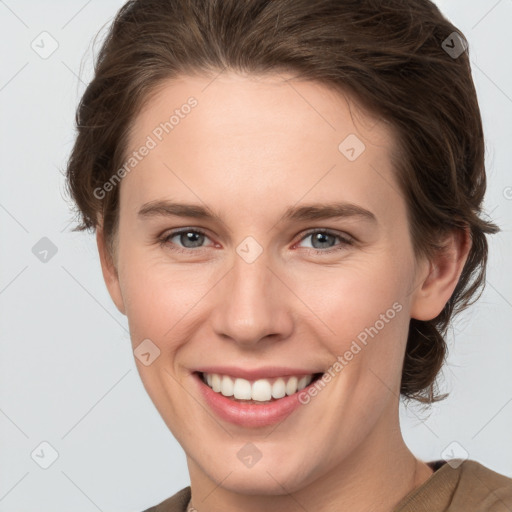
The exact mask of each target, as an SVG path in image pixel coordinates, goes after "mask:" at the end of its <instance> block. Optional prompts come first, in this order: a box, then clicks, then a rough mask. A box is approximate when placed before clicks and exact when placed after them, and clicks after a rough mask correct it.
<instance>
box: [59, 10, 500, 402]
mask: <svg viewBox="0 0 512 512" xmlns="http://www.w3.org/2000/svg"><path fill="white" fill-rule="evenodd" d="M456 34H457V30H456V28H455V27H454V26H453V25H452V24H451V23H450V22H449V21H447V20H446V19H445V18H444V17H443V15H442V14H441V13H440V12H439V10H438V8H437V7H436V6H435V5H434V4H433V3H432V2H430V1H429V0H388V1H386V2H382V1H376V0H315V1H311V0H244V1H240V0H131V1H129V2H127V3H126V4H125V5H124V6H123V7H122V8H121V9H120V10H119V12H118V14H117V16H116V18H115V20H114V22H113V24H112V25H111V27H110V29H109V32H108V34H107V37H106V39H105V41H104V42H103V44H102V47H101V49H100V52H99V55H98V56H97V61H96V64H95V76H94V79H93V80H92V82H91V83H90V84H89V85H88V87H87V89H86V91H85V93H84V94H83V97H82V99H81V101H80V104H79V106H78V109H77V113H76V124H77V132H78V133H77V137H76V141H75V144H74V147H73V150H72V152H71V155H70V158H69V162H68V166H67V187H68V192H69V193H70V195H71V196H72V198H73V200H74V202H75V203H76V205H77V206H78V215H79V216H80V220H81V223H80V224H79V225H78V226H77V227H76V228H75V231H76V230H84V229H91V228H96V227H97V226H98V225H99V221H100V220H102V222H103V230H104V236H105V241H106V242H107V245H108V247H109V248H110V251H111V254H112V251H113V250H114V240H115V237H116V231H117V221H118V200H119V190H118V189H119V187H112V190H111V191H109V192H108V193H106V194H105V197H102V198H101V199H100V198H98V197H97V195H96V194H94V190H95V189H97V188H98V187H102V186H103V185H104V184H105V183H106V182H107V181H108V180H109V179H111V177H112V176H113V175H114V173H115V171H116V170H117V169H119V168H120V167H121V165H122V164H123V162H124V161H125V152H126V149H127V148H126V144H127V138H128V135H129V133H130V126H131V124H132V123H133V121H134V119H135V117H136V115H137V113H138V112H139V111H140V109H141V108H142V106H143V105H144V103H145V102H147V101H148V99H149V98H150V97H151V94H153V93H154V92H155V91H157V90H158V86H159V85H161V84H162V83H163V81H165V80H169V79H170V78H172V77H176V76H178V75H180V74H194V73H204V74H212V76H213V74H216V73H218V72H219V71H222V70H224V69H230V70H234V71H238V72H246V73H272V72H279V71H292V72H294V73H296V76H297V77H298V78H301V79H304V80H314V81H317V82H320V83H323V84H326V85H329V86H333V87H335V88H337V89H338V90H340V91H342V92H348V93H349V95H352V96H353V97H354V98H355V99H356V100H358V101H359V102H360V105H362V106H365V107H366V108H367V109H368V110H369V111H370V112H373V113H374V114H375V115H378V116H380V117H382V118H383V119H384V120H386V121H387V122H388V123H389V124H390V125H391V127H392V128H393V129H394V131H395V133H396V135H397V139H398V140H397V144H398V148H399V151H398V152H397V153H396V154H395V158H394V165H395V168H396V173H397V179H398V182H399V184H400V188H401V191H402V193H403V195H404V197H405V200H406V202H407V208H408V216H409V225H410V232H411V237H412V241H413V245H414V249H415V254H416V255H417V256H418V255H426V256H429V257H430V256H431V255H432V254H433V253H434V251H436V250H440V246H439V245H438V240H439V234H442V233H444V232H447V231H450V230H459V229H463V228H467V229H468V230H469V232H470V235H471V239H472V247H471V250H470V253H469V256H468V259H467V262H466V264H465V266H464V269H463V272H462V275H461V277H460V279H459V282H458V284H457V286H456V288H455V291H454V293H453V295H452V296H451V298H450V300H449V301H448V302H447V303H446V305H445V307H444V309H443V311H442V312H441V313H440V314H439V315H438V316H437V317H436V318H435V319H433V320H430V321H419V320H416V319H411V321H410V327H409V333H408V341H407V348H406V353H405V358H404V363H403V370H402V382H401V389H400V391H401V394H402V395H403V396H404V397H406V398H409V399H416V400H419V401H420V402H423V403H430V402H433V401H436V400H440V399H442V398H444V397H446V396H447V395H446V394H445V395H443V396H436V394H435V379H436V376H437V374H438V372H439V370H440V369H441V366H442V364H443V362H444V359H445V355H446V350H447V347H446V342H445V340H444V337H445V335H446V332H447V329H448V326H449V322H450V319H451V317H452V316H453V315H454V314H456V313H458V312H459V311H461V310H462V309H464V308H466V307H467V306H468V305H469V304H472V303H473V302H474V301H475V300H476V299H477V298H478V297H479V296H480V294H479V293H477V292H478V291H479V290H480V293H481V290H483V286H484V283H485V267H486V263H487V250H488V249H487V240H486V237H485V234H486V233H488V234H490V233H496V232H497V231H499V228H498V227H497V226H496V225H495V224H493V223H492V222H490V221H486V220H484V219H482V218H481V217H480V214H481V205H482V201H483V197H484V193H485V188H486V176H485V166H484V139H483V130H482V122H481V117H480V112H479V107H478V101H477V97H476V92H475V88H474V84H473V81H472V77H471V69H470V63H469V57H468V51H467V48H466V47H465V40H464V38H463V36H462V35H460V36H458V39H457V35H456ZM454 49H455V50H454ZM457 49H460V50H461V51H460V52H458V51H456V50H457ZM464 50H465V51H464ZM458 53H460V55H459V54H458ZM472 299H473V300H472Z"/></svg>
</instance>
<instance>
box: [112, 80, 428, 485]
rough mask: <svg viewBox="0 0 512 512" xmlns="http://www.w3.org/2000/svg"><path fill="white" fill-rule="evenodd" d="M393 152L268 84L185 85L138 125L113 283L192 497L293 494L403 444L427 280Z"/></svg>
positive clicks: (307, 93)
mask: <svg viewBox="0 0 512 512" xmlns="http://www.w3.org/2000/svg"><path fill="white" fill-rule="evenodd" d="M190 97H193V98H194V100H193V101H189V103H188V104H189V105H192V104H194V106H190V108H189V107H184V105H186V104H187V100H188V99H189V98H190ZM176 110H178V112H177V113H176V116H175V119H173V120H172V121H171V123H172V128H169V126H171V125H170V124H168V125H165V124H164V125H161V123H165V122H166V121H167V122H169V117H170V115H172V113H173V112H174V111H176ZM177 119H179V120H178V121H177ZM162 126H166V128H167V131H166V130H165V129H163V128H162ZM158 127H160V129H158ZM148 137H149V138H148ZM150 139H151V141H152V142H151V141H150ZM160 139H161V140H160ZM393 144H394V141H393V137H392V133H391V131H390V128H389V126H387V125H386V124H385V123H384V122H382V121H381V120H379V119H377V118H373V117H371V116H370V115H368V114H366V113H364V112H363V111H362V110H361V109H359V108H358V107H357V104H356V103H355V102H353V101H350V102H347V98H346V97H345V96H343V95H341V94H340V93H337V92H334V91H332V90H330V89H328V88H327V87H325V86H323V85H320V84H318V83H314V82H302V81H292V82H289V83H286V82H283V77H282V76H277V75H272V76H265V77H255V76H250V77H242V76H238V75H235V74H227V73H226V74H222V75H221V76H219V77H217V78H216V79H215V80H213V81H212V78H211V77H210V78H206V77H182V78H180V80H176V81H173V82H168V83H167V84H165V87H162V88H161V89H160V90H159V92H158V94H157V95H156V96H154V97H152V98H151V100H150V101H149V102H148V103H147V105H146V106H145V108H144V109H143V110H142V111H141V112H140V114H139V115H138V117H137V118H136V120H135V123H134V130H133V132H132V134H131V138H130V147H131V150H132V151H138V155H139V157H140V158H139V157H137V163H136V165H134V166H133V168H132V169H131V170H130V171H129V172H127V173H126V175H125V177H124V178H123V180H122V182H121V185H120V187H121V189H120V217H119V230H118V239H117V243H118V245H117V253H116V266H117V274H116V275H115V276H114V277H112V276H111V277H109V278H107V281H108V286H109V290H110V292H111V295H112V297H113V299H114V301H115V302H116V304H117V306H118V307H119V309H120V310H121V311H122V312H123V313H125V314H126V315H127V317H128V321H129V327H130V332H131V338H132V343H133V348H134V350H135V354H136V355H138V357H137V360H136V361H137V366H138V369H139V372H140V376H141V378H142V381H143V383H144V386H145V388H146V390H147V392H148V393H149V395H150V397H151V399H152V400H153V402H154V404H155V406H156V407H157V409H158V411H159V412H160V414H161V416H162V418H163V419H164V421H165V422H166V424H167V425H168V427H169V429H170V430H171V431H172V433H173V434H174V435H175V437H176V438H177V439H178V441H179V442H180V444H181V445H182V446H183V448H184V450H185V452H186V454H187V458H188V462H189V468H190V471H191V478H192V481H194V479H195V480H197V481H199V480H201V479H202V480H203V481H206V480H212V481H214V482H220V481H223V484H222V485H223V487H224V488H226V489H231V490H236V491H237V492H247V493H261V494H280V493H282V487H281V485H282V484H283V483H286V488H287V490H288V491H290V492H292V491H294V490H298V489H301V488H304V487H305V486H307V485H308V484H309V483H311V482H313V481H314V480H316V479H319V478H324V479H328V475H330V474H333V470H334V468H336V467H338V468H339V467H342V466H343V465H344V464H346V465H348V464H351V465H352V467H353V466H354V465H357V464H360V463H361V461H363V460H368V458H369V457H370V456H371V455H372V454H375V453H377V452H378V451H379V450H382V448H381V447H382V446H383V445H384V446H385V445H386V443H389V442H392V441H390V440H391V439H393V438H394V437H395V435H396V434H395V432H396V429H397V425H398V395H399V388H400V378H401V365H402V360H403V357H404V352H405V344H406V341H407V330H408V325H409V320H410V317H411V314H412V311H413V309H414V308H416V309H417V308H418V307H419V306H418V304H417V301H418V300H419V299H418V290H421V287H418V282H419V281H420V280H421V279H422V278H424V277H425V275H424V274H425V269H426V267H424V266H420V265H419V263H417V262H415V258H414V253H413V249H412V244H411V239H410V236H409V230H408V223H407V216H406V207H405V202H404V199H403V197H402V196H401V194H400V193H399V191H398V190H399V189H398V185H397V182H396V179H395V177H394V171H393V168H392V166H391V161H390V158H391V157H390V155H391V151H392V149H393ZM143 145H146V147H150V149H149V150H148V151H144V150H142V151H139V149H140V148H141V146H143ZM141 153H146V154H145V155H141ZM132 163H133V162H132ZM329 376H330V378H329ZM312 379H316V380H312ZM205 380H206V381H207V382H204V381H205ZM208 382H209V383H210V385H209V384H208ZM212 386H213V388H214V389H212ZM304 386H305V387H304ZM233 393H235V395H233ZM224 395H227V396H224ZM229 395H232V396H230V397H229ZM236 396H238V397H239V398H237V399H236V400H235V397H236ZM249 398H251V401H248V400H249Z"/></svg>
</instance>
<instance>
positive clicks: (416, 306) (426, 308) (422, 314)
mask: <svg viewBox="0 0 512 512" xmlns="http://www.w3.org/2000/svg"><path fill="white" fill-rule="evenodd" d="M470 249H471V236H470V233H469V228H466V229H464V230H454V231H452V232H450V234H449V235H447V236H446V238H445V239H444V249H443V250H441V251H439V252H438V253H437V254H436V255H435V256H434V257H433V259H432V260H431V261H430V264H429V271H428V273H427V275H426V277H424V278H423V280H422V281H421V282H420V283H419V284H418V286H417V288H416V291H415V294H414V298H413V301H412V304H411V318H415V319H417V320H423V321H428V320H432V319H433V318H435V317H437V316H438V315H439V314H440V313H441V311H442V310H443V308H444V306H445V305H446V303H447V302H448V301H449V300H450V297H451V296H452V294H453V291H454V290H455V287H456V286H457V283H458V281H459V278H460V275H461V273H462V270H463V268H464V264H465V263H466V260H467V258H468V255H469V251H470Z"/></svg>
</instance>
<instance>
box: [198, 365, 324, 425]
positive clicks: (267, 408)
mask: <svg viewBox="0 0 512 512" xmlns="http://www.w3.org/2000/svg"><path fill="white" fill-rule="evenodd" d="M193 376H194V378H195V379H196V380H197V382H198V383H199V389H200V391H201V393H202V395H203V397H204V399H205V401H206V403H207V404H208V406H209V407H210V409H212V410H213V412H215V413H216V414H217V416H219V417H220V418H221V419H223V420H225V421H228V422H230V423H233V424H235V425H239V426H241V427H267V426H269V425H275V424H276V423H279V422H281V421H283V420H284V419H285V418H287V417H288V416H289V415H290V414H291V413H292V412H293V411H295V410H296V409H297V408H299V407H300V406H301V405H302V404H301V403H300V401H299V396H298V395H299V393H300V392H301V391H302V392H304V391H307V390H308V388H309V386H312V385H313V384H314V383H315V382H316V381H313V382H312V383H311V384H310V385H309V386H307V387H305V388H304V389H302V390H301V391H298V392H297V393H294V394H293V395H290V396H285V397H283V398H280V399H279V400H276V401H274V402H269V403H266V404H250V403H247V402H236V401H234V400H230V399H229V398H227V397H225V396H224V395H222V394H220V393H216V392H215V391H213V389H212V388H210V386H208V385H206V384H205V383H204V382H203V380H202V378H201V376H200V375H199V374H198V373H194V374H193Z"/></svg>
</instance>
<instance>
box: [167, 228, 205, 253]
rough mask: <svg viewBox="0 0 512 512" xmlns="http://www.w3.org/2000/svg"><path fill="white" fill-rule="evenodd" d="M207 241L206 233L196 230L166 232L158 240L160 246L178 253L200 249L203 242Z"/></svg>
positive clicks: (184, 229) (185, 229) (186, 229)
mask: <svg viewBox="0 0 512 512" xmlns="http://www.w3.org/2000/svg"><path fill="white" fill-rule="evenodd" d="M206 239H207V240H209V238H208V236H207V235H206V233H205V232H204V231H202V230H200V229H197V228H194V229H192V228H182V229H177V230H174V231H171V232H167V233H166V234H164V235H163V236H162V237H161V238H160V243H161V244H162V245H166V246H168V247H169V248H170V249H172V250H175V251H178V252H187V251H190V250H194V249H202V248H203V243H204V241H205V240H206Z"/></svg>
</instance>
